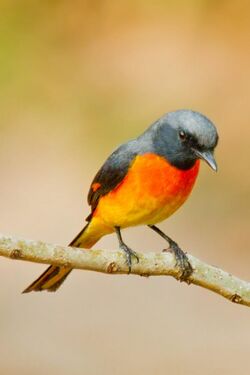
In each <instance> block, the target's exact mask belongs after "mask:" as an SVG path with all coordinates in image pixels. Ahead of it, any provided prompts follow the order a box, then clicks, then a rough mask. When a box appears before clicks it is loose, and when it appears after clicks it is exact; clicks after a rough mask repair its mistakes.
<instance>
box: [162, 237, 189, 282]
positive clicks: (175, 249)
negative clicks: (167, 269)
mask: <svg viewBox="0 0 250 375" xmlns="http://www.w3.org/2000/svg"><path fill="white" fill-rule="evenodd" d="M169 245H170V246H169V248H168V249H165V250H163V251H169V252H171V253H173V254H174V256H175V259H176V265H177V267H178V268H179V269H180V276H179V278H178V279H179V280H180V281H186V282H187V281H188V278H189V276H190V275H192V273H193V268H192V266H191V264H190V263H189V260H188V257H187V255H186V254H185V253H184V251H183V250H181V248H180V247H179V246H178V245H177V243H176V242H174V241H171V242H170V244H169Z"/></svg>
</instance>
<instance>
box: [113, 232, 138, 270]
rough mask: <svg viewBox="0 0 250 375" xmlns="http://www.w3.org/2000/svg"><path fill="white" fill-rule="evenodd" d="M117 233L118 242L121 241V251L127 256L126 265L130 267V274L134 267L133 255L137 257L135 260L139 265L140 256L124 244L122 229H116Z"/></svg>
mask: <svg viewBox="0 0 250 375" xmlns="http://www.w3.org/2000/svg"><path fill="white" fill-rule="evenodd" d="M115 232H116V235H117V238H118V241H119V247H120V249H121V250H123V251H124V252H125V255H126V263H127V265H128V272H129V273H130V272H131V266H132V255H133V256H134V257H135V259H136V260H137V263H139V258H138V255H137V254H136V252H135V251H133V250H131V249H130V248H129V247H128V246H127V245H126V244H125V243H124V242H123V239H122V235H121V229H120V227H115Z"/></svg>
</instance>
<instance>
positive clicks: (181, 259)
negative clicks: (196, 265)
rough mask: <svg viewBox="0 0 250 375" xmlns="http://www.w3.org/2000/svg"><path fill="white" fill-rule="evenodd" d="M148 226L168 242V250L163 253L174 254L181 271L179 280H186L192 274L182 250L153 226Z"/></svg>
mask: <svg viewBox="0 0 250 375" xmlns="http://www.w3.org/2000/svg"><path fill="white" fill-rule="evenodd" d="M148 226H149V228H151V229H153V230H154V231H155V232H156V233H158V234H159V235H160V236H161V237H162V238H164V239H165V240H166V241H167V242H168V244H169V248H168V249H166V250H163V251H170V252H172V253H173V254H174V256H175V259H176V264H177V266H178V267H179V268H180V270H181V276H180V280H181V281H185V280H187V278H188V277H189V276H190V275H191V274H192V272H193V269H192V266H191V264H190V263H189V261H188V257H187V255H186V254H185V253H184V251H183V250H181V248H180V247H179V246H178V244H177V243H176V242H175V241H173V240H172V239H171V238H170V237H168V236H167V235H166V234H165V233H163V232H162V231H161V230H160V229H159V228H157V227H156V226H155V225H148Z"/></svg>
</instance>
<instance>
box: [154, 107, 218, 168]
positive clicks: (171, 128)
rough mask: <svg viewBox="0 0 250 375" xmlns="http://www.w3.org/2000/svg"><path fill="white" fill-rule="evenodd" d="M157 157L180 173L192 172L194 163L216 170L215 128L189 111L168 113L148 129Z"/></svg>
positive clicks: (197, 113)
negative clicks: (201, 162)
mask: <svg viewBox="0 0 250 375" xmlns="http://www.w3.org/2000/svg"><path fill="white" fill-rule="evenodd" d="M151 131H152V134H153V143H154V146H155V148H156V150H157V153H159V154H161V155H162V156H165V157H166V158H167V160H168V161H169V162H170V163H171V164H172V165H174V166H176V167H178V168H180V169H189V168H191V167H192V166H193V165H194V163H195V161H196V160H197V159H203V160H205V161H206V162H207V163H208V164H209V166H210V167H211V168H213V169H214V170H217V165H216V162H215V159H214V157H213V152H214V149H215V147H216V145H217V143H218V134H217V130H216V128H215V126H214V124H213V123H212V122H211V121H210V120H209V119H208V118H207V117H205V116H204V115H202V114H201V113H199V112H194V111H191V110H178V111H175V112H169V113H167V114H166V115H164V116H163V117H161V118H160V119H159V120H158V121H157V122H156V123H155V124H153V125H152V127H151V128H149V132H151Z"/></svg>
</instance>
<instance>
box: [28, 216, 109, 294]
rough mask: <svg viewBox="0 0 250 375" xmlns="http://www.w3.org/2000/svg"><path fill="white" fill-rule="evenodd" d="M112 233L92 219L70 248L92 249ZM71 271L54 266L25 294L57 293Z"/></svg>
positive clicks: (30, 286)
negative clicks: (102, 238) (106, 235)
mask: <svg viewBox="0 0 250 375" xmlns="http://www.w3.org/2000/svg"><path fill="white" fill-rule="evenodd" d="M111 232H112V230H111V229H110V228H108V227H106V226H105V225H104V224H103V223H102V222H101V221H99V220H98V219H97V218H92V220H91V221H90V222H89V223H88V224H87V225H86V226H85V227H84V228H83V229H82V230H81V232H80V233H79V234H78V235H77V236H76V237H75V238H74V239H73V241H71V243H70V244H69V246H72V247H82V248H85V249H90V248H91V247H92V246H94V244H95V243H96V242H97V241H98V240H99V239H100V238H101V237H102V236H104V235H105V234H108V233H111ZM71 271H72V268H71V267H58V266H53V265H52V266H50V267H49V268H47V269H46V271H45V272H44V273H43V274H42V275H41V276H40V277H38V279H36V280H35V281H34V282H33V283H32V284H31V285H29V286H28V287H27V288H26V289H25V290H24V291H23V293H29V292H32V291H34V292H39V291H43V290H47V291H48V292H55V291H56V290H57V289H58V288H59V287H60V286H61V285H62V283H63V282H64V280H65V279H66V277H67V276H68V275H69V274H70V272H71Z"/></svg>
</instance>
